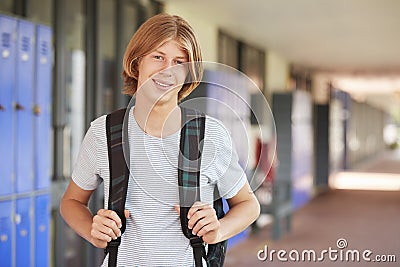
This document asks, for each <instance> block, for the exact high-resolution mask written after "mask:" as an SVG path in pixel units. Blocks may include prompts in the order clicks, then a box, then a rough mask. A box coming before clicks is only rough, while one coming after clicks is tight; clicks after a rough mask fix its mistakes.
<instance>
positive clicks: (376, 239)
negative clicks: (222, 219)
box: [225, 152, 400, 267]
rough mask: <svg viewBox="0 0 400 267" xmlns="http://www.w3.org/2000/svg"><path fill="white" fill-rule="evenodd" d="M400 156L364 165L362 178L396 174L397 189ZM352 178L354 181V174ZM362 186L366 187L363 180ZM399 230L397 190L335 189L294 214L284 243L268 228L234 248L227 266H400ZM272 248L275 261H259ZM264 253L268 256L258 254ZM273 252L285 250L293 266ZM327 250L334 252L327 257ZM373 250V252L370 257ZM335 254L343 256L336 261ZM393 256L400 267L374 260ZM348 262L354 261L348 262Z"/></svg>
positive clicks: (399, 205) (393, 263)
mask: <svg viewBox="0 0 400 267" xmlns="http://www.w3.org/2000/svg"><path fill="white" fill-rule="evenodd" d="M398 155H399V154H398V153H397V152H396V153H390V154H386V155H383V156H381V157H379V158H378V159H375V160H374V161H370V162H369V163H368V164H366V165H364V166H361V167H360V168H358V169H357V172H358V173H361V174H362V173H364V172H365V171H368V172H369V174H370V175H371V174H373V173H388V172H390V173H394V174H396V175H399V176H398V177H397V176H393V177H394V178H393V179H394V180H395V183H394V184H395V185H396V184H397V181H398V180H397V179H399V180H400V157H399V156H398ZM348 177H349V178H348V179H351V177H352V175H351V174H350V175H349V176H348ZM373 177H374V176H373ZM379 177H381V176H378V175H376V177H375V179H380V178H379ZM361 178H362V175H361ZM357 179H359V177H358V178H357ZM357 182H358V183H362V179H361V180H359V181H357ZM357 182H356V183H357ZM352 184H354V181H353V182H352ZM399 230H400V190H399V189H397V190H391V191H390V190H389V191H387V190H386V191H378V190H344V189H332V190H329V191H328V192H325V193H323V194H320V195H318V196H317V197H315V198H314V199H313V200H312V201H311V202H310V203H308V204H307V205H306V206H304V207H302V208H300V209H299V210H297V211H296V212H295V213H294V215H293V225H292V231H291V232H290V233H287V234H285V235H284V236H283V237H282V238H281V239H279V240H277V241H272V239H271V236H270V234H271V232H270V229H269V226H268V225H267V226H266V227H264V228H263V229H261V230H260V231H258V232H257V233H253V234H251V235H250V237H249V238H247V239H246V240H245V241H243V242H241V243H239V244H238V245H236V246H234V247H232V248H230V249H229V250H228V253H227V259H226V262H225V266H226V267H239V266H269V267H273V266H296V267H303V266H332V267H333V266H337V267H339V266H373V267H375V266H377V267H379V266H385V267H387V266H400V231H399ZM339 239H344V240H341V241H343V242H344V241H345V242H346V243H347V246H346V247H345V248H343V249H340V248H339V247H338V244H337V242H338V240H339ZM341 244H342V243H341ZM341 244H339V245H341ZM267 248H268V256H269V257H268V258H267V259H266V260H265V261H262V260H260V259H258V256H257V254H259V257H260V258H263V257H264V258H265V253H264V252H265V251H266V249H267ZM260 250H263V252H262V253H258V252H259V251H260ZM271 250H275V251H278V250H283V251H284V252H286V254H285V255H282V258H286V259H287V260H288V261H287V262H283V261H280V260H279V259H278V256H277V252H275V253H274V254H273V255H272V256H273V261H271V257H270V256H271V255H270V253H271ZM324 250H327V251H328V252H326V253H324V254H322V256H321V253H322V252H323V251H324ZM335 250H336V251H337V252H335ZM367 250H370V251H371V254H370V255H369V254H368V251H367ZM329 251H331V252H329ZM364 251H367V252H365V253H367V254H366V255H365V256H366V258H369V259H371V261H370V262H367V261H365V260H364V259H363V258H362V255H363V253H364ZM284 252H281V253H284ZM313 252H315V253H316V262H313V261H309V260H305V261H301V258H302V253H304V255H305V258H307V257H308V255H313V254H312V253H313ZM296 253H299V259H300V261H295V260H294V259H295V258H296V256H297V254H296ZM329 253H331V254H329ZM335 255H336V256H337V257H338V258H337V259H336V260H335ZM341 255H342V259H341V258H340V256H341ZM357 255H360V261H357V260H356V259H357ZM392 255H393V256H395V257H396V262H385V263H383V262H377V261H374V260H375V257H376V256H383V257H384V256H388V257H392ZM290 256H291V257H290ZM312 258H313V257H312ZM346 258H347V259H349V261H346ZM319 259H321V260H319ZM390 260H391V261H393V259H390Z"/></svg>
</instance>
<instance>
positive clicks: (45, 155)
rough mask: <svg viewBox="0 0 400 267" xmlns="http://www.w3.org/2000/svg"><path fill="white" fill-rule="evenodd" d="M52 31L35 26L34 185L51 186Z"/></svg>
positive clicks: (42, 26) (37, 186) (36, 187)
mask: <svg viewBox="0 0 400 267" xmlns="http://www.w3.org/2000/svg"><path fill="white" fill-rule="evenodd" d="M51 39H52V31H51V28H50V27H47V26H44V25H38V26H37V28H36V61H35V66H36V79H35V80H36V81H35V95H34V101H35V107H34V112H35V115H36V116H35V127H34V129H35V133H34V136H35V140H34V142H35V151H34V160H35V189H46V188H49V186H50V175H51V160H50V159H51V157H50V155H51V150H50V149H51V138H50V133H51V66H52V58H51V56H52V45H51Z"/></svg>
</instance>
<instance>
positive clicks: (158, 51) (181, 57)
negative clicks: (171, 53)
mask: <svg viewBox="0 0 400 267" xmlns="http://www.w3.org/2000/svg"><path fill="white" fill-rule="evenodd" d="M154 52H156V53H160V54H162V55H163V56H165V53H164V52H162V51H160V50H155V51H154ZM175 58H179V59H185V60H187V59H188V56H187V55H185V56H177V57H175Z"/></svg>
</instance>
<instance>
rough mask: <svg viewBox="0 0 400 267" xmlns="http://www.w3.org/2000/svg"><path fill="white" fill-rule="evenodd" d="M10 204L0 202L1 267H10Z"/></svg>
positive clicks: (8, 202) (9, 202)
mask: <svg viewBox="0 0 400 267" xmlns="http://www.w3.org/2000/svg"><path fill="white" fill-rule="evenodd" d="M11 218H12V202H11V201H0V261H1V264H0V265H1V266H4V267H11V266H12V250H11V249H12V220H11Z"/></svg>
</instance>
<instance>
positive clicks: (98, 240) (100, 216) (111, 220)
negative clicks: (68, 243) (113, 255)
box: [90, 209, 129, 248]
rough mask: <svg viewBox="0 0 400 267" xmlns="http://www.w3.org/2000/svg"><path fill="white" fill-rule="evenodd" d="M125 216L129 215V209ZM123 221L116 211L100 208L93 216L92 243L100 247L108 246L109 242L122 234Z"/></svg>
mask: <svg viewBox="0 0 400 267" xmlns="http://www.w3.org/2000/svg"><path fill="white" fill-rule="evenodd" d="M125 217H126V218H128V217H129V211H127V210H125ZM121 227H122V222H121V219H120V218H119V216H118V215H117V213H116V212H115V211H112V210H106V209H100V210H99V211H98V212H97V214H96V215H95V216H94V217H93V223H92V229H91V231H90V234H91V236H92V239H91V243H92V244H93V245H94V246H95V247H98V248H105V247H107V243H108V242H110V241H111V240H113V239H117V238H118V237H119V236H121V230H120V228H121Z"/></svg>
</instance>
